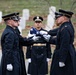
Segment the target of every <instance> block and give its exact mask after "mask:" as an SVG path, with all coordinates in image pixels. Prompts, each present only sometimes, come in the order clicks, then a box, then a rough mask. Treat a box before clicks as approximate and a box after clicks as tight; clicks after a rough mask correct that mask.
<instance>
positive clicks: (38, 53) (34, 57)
mask: <svg viewBox="0 0 76 75" xmlns="http://www.w3.org/2000/svg"><path fill="white" fill-rule="evenodd" d="M41 30H43V29H41ZM26 57H27V58H30V59H31V63H29V66H28V73H29V74H31V75H39V74H41V75H45V74H47V73H48V63H47V58H49V59H50V58H51V48H50V44H49V43H47V42H46V41H45V40H44V39H43V38H40V39H39V40H37V41H35V42H34V43H33V45H31V46H30V47H28V48H27V53H26Z"/></svg>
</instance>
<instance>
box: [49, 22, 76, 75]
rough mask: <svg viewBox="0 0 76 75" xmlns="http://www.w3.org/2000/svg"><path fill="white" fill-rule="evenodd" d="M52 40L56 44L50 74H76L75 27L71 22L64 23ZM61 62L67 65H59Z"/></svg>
mask: <svg viewBox="0 0 76 75" xmlns="http://www.w3.org/2000/svg"><path fill="white" fill-rule="evenodd" d="M50 42H51V43H52V44H55V45H56V49H55V51H54V55H53V59H52V64H51V71H50V75H76V55H75V49H74V46H73V42H74V28H73V26H72V24H71V22H65V23H63V24H62V25H61V26H60V27H59V29H58V32H57V37H56V38H53V37H52V38H51V39H50ZM59 62H63V63H65V66H64V67H59Z"/></svg>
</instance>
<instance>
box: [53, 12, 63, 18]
mask: <svg viewBox="0 0 76 75" xmlns="http://www.w3.org/2000/svg"><path fill="white" fill-rule="evenodd" d="M61 16H63V14H61V13H59V12H55V19H57V18H59V17H61Z"/></svg>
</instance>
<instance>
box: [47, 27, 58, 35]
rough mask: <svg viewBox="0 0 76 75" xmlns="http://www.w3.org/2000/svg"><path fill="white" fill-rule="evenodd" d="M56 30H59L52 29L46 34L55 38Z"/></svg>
mask: <svg viewBox="0 0 76 75" xmlns="http://www.w3.org/2000/svg"><path fill="white" fill-rule="evenodd" d="M58 29H59V28H55V29H53V30H50V31H49V32H48V34H49V35H51V36H56V35H57V32H58Z"/></svg>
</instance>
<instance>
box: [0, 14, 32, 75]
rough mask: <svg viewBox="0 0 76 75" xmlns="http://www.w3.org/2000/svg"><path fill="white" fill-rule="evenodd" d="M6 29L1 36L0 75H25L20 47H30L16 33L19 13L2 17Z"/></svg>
mask: <svg viewBox="0 0 76 75" xmlns="http://www.w3.org/2000/svg"><path fill="white" fill-rule="evenodd" d="M2 18H3V20H4V22H5V24H6V28H5V29H4V31H3V34H2V36H1V47H2V60H1V75H26V69H25V60H24V55H23V52H22V48H21V46H23V45H24V46H27V45H30V43H31V42H29V41H28V39H27V38H23V37H22V36H20V35H19V32H17V31H16V28H17V27H18V25H19V20H20V18H19V13H11V14H8V15H5V16H2Z"/></svg>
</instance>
